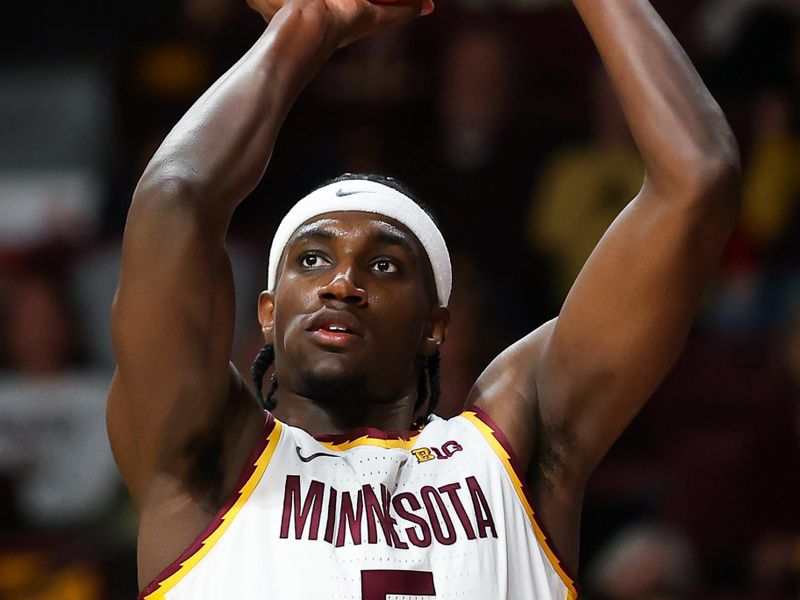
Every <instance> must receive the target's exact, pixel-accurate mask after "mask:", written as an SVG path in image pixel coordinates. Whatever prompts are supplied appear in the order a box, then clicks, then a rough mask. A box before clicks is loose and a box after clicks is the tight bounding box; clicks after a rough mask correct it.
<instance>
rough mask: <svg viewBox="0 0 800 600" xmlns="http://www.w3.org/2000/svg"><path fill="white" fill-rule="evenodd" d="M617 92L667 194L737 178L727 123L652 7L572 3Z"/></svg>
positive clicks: (596, 0) (651, 177)
mask: <svg viewBox="0 0 800 600" xmlns="http://www.w3.org/2000/svg"><path fill="white" fill-rule="evenodd" d="M573 2H574V4H575V7H576V8H577V9H578V12H579V13H580V15H581V18H582V19H583V21H584V23H585V24H586V27H587V28H588V30H589V33H590V34H591V36H592V38H593V39H594V42H595V44H596V46H597V48H598V51H599V53H600V56H601V58H602V59H603V62H604V64H605V66H606V69H607V71H608V73H609V76H610V78H611V80H612V83H613V85H614V87H615V89H616V92H617V96H618V97H619V100H620V103H621V105H622V108H623V111H624V112H625V116H626V118H627V121H628V124H629V126H630V129H631V132H632V134H633V137H634V139H635V141H636V144H637V146H638V147H639V150H640V152H641V153H642V157H643V159H644V162H645V164H646V167H647V176H648V184H650V185H653V186H655V187H656V188H658V189H660V190H661V191H663V192H665V193H666V194H674V193H675V192H676V191H678V192H682V191H683V190H687V189H695V188H697V187H698V186H699V185H701V184H704V183H706V182H709V183H713V180H714V179H715V178H719V177H725V176H728V175H731V174H734V175H735V172H736V170H737V169H738V160H739V159H738V150H737V146H736V142H735V140H734V138H733V134H732V132H731V130H730V127H729V126H728V123H727V121H726V120H725V117H724V115H723V114H722V111H721V109H720V107H719V105H718V104H717V103H716V101H715V100H714V98H713V97H712V96H711V94H710V93H709V91H708V89H707V88H706V86H705V85H704V84H703V82H702V80H701V79H700V77H699V75H698V74H697V71H696V70H695V69H694V67H693V66H692V64H691V62H690V61H689V58H688V57H687V56H686V54H685V52H684V51H683V49H682V48H681V46H680V44H679V43H678V41H677V40H676V39H675V37H674V36H673V35H672V33H671V32H670V31H669V29H668V28H667V26H666V25H665V24H664V22H663V21H662V20H661V18H660V17H659V16H658V14H657V13H656V11H655V9H653V7H652V6H651V4H650V2H648V1H647V0H573Z"/></svg>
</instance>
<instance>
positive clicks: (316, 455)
mask: <svg viewBox="0 0 800 600" xmlns="http://www.w3.org/2000/svg"><path fill="white" fill-rule="evenodd" d="M295 450H296V451H297V458H299V459H300V460H302V461H303V462H304V463H307V462H311V461H312V460H314V459H315V458H319V457H320V456H329V457H331V458H339V457H338V456H337V455H335V454H327V453H326V452H316V453H314V454H310V455H308V456H303V455H302V454H300V447H299V446H295Z"/></svg>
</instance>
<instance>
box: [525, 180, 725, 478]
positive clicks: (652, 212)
mask: <svg viewBox="0 0 800 600" xmlns="http://www.w3.org/2000/svg"><path fill="white" fill-rule="evenodd" d="M732 204H733V202H732ZM731 228H732V219H730V218H729V212H725V211H716V210H714V206H713V205H712V204H711V203H703V202H696V203H692V202H682V201H676V200H675V199H664V198H658V197H656V196H654V195H653V194H648V193H647V192H646V191H645V192H643V193H642V194H640V196H639V197H638V198H636V199H635V200H634V201H633V202H631V203H630V204H629V205H628V206H627V207H626V209H625V210H624V211H623V212H622V213H621V214H620V215H619V216H618V217H617V219H616V220H615V221H614V223H613V224H612V225H611V227H610V228H609V230H608V231H607V232H606V234H605V235H604V237H603V238H602V240H601V241H600V243H599V244H598V246H597V247H596V248H595V250H594V252H593V253H592V255H591V256H590V258H589V260H588V261H587V263H586V265H585V266H584V267H583V269H582V271H581V273H580V275H579V276H578V279H577V280H576V282H575V284H574V285H573V287H572V289H571V290H570V293H569V295H568V297H567V299H566V301H565V303H564V306H563V307H562V310H561V313H560V315H559V318H558V320H557V321H556V323H555V325H554V327H553V329H552V332H551V334H550V335H549V337H548V339H547V340H546V342H545V345H544V347H543V350H542V354H541V358H540V360H539V361H538V362H537V364H536V368H535V379H536V382H537V389H538V391H539V399H538V403H539V409H538V410H539V414H540V418H541V420H542V422H543V423H545V424H550V425H553V426H554V427H561V428H563V429H567V430H569V431H570V432H571V435H572V437H573V438H574V439H575V440H577V445H576V449H575V455H574V456H572V457H571V460H572V461H573V462H575V463H577V464H579V465H580V470H581V472H583V473H584V475H587V476H588V473H589V472H590V471H591V469H592V468H593V467H594V466H595V464H596V463H597V461H599V460H600V458H601V457H602V456H603V454H605V452H606V451H607V450H608V448H609V447H610V446H611V444H612V443H613V442H614V441H615V440H616V438H617V437H618V436H619V435H620V434H621V432H622V430H623V429H624V428H625V427H626V426H627V425H628V423H629V422H630V421H631V419H632V418H633V417H634V416H635V414H636V413H637V412H638V411H639V410H640V409H641V407H642V406H643V405H644V403H645V402H646V400H647V399H648V398H649V396H650V395H651V394H652V393H653V392H654V391H655V389H656V387H657V386H658V385H659V383H660V382H661V380H662V379H663V378H664V377H665V376H666V374H667V373H668V371H669V369H670V368H671V367H672V365H673V363H674V361H675V360H676V359H677V357H678V355H679V354H680V352H681V350H682V348H683V344H684V343H685V339H686V336H687V334H688V332H689V328H690V326H691V322H692V319H693V316H694V314H695V312H696V311H697V309H698V306H699V304H700V300H701V296H702V293H703V290H704V288H705V285H706V283H707V281H708V280H709V278H710V276H711V274H712V272H713V269H714V268H715V266H716V264H717V262H718V260H719V257H720V255H721V253H722V250H723V248H724V246H725V244H726V242H727V239H728V236H729V234H730V230H731Z"/></svg>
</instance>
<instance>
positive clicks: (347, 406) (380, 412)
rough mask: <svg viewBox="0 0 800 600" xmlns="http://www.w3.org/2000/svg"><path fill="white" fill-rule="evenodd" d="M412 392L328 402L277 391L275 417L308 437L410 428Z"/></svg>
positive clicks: (288, 391) (413, 397) (414, 394)
mask: <svg viewBox="0 0 800 600" xmlns="http://www.w3.org/2000/svg"><path fill="white" fill-rule="evenodd" d="M416 399H417V394H416V390H414V391H412V392H409V393H405V394H403V395H401V396H398V397H397V398H395V399H393V400H390V401H386V402H373V403H370V402H365V401H359V400H355V401H354V400H352V399H343V400H342V401H341V402H337V403H335V404H334V403H331V402H327V401H320V400H317V399H314V398H309V397H307V396H303V395H301V394H297V393H294V392H292V391H290V390H281V389H280V388H279V389H278V392H277V400H278V406H277V408H276V410H275V416H276V417H277V418H278V419H280V420H281V421H283V422H285V423H288V424H289V425H293V426H295V427H299V428H301V429H304V430H305V431H307V432H308V433H310V434H311V435H325V434H339V433H346V432H348V431H353V430H355V429H362V428H364V427H372V428H375V429H380V430H383V431H405V430H408V429H411V427H412V421H413V420H414V414H413V413H414V404H415V403H416Z"/></svg>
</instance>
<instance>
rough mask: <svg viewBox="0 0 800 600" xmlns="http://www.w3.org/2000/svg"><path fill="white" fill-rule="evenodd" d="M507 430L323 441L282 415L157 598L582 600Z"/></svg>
mask: <svg viewBox="0 0 800 600" xmlns="http://www.w3.org/2000/svg"><path fill="white" fill-rule="evenodd" d="M520 475H521V474H520V472H519V471H518V470H517V469H516V468H515V463H514V458H513V455H512V453H511V451H510V448H509V447H508V444H507V442H506V440H505V438H504V437H503V435H502V433H501V432H500V431H499V430H498V429H497V427H496V426H495V425H494V424H493V423H492V421H491V420H490V419H489V417H488V416H487V415H486V414H485V413H483V412H481V411H480V410H477V409H471V410H469V411H466V412H463V413H462V414H461V415H459V416H457V417H454V418H452V419H449V420H444V419H440V418H438V417H431V419H430V420H429V422H428V424H427V425H426V426H425V427H424V428H423V429H422V430H421V431H413V432H384V431H378V430H375V429H363V430H359V431H356V432H352V433H350V434H345V435H337V436H318V437H316V438H315V437H313V436H311V435H309V434H308V433H306V432H305V431H303V430H302V429H298V428H296V427H291V426H289V425H286V424H284V423H281V422H279V421H277V420H276V419H274V418H273V417H271V416H269V417H268V418H267V423H266V427H265V430H264V435H263V439H262V440H261V442H260V444H259V447H258V448H257V449H256V452H255V453H254V455H253V460H252V461H251V462H249V463H248V466H247V468H246V469H245V472H244V473H243V475H242V479H241V481H240V484H239V486H238V487H237V490H238V491H237V493H235V494H234V497H233V498H231V499H230V500H229V502H228V503H227V504H226V505H225V506H224V507H223V508H222V509H221V510H220V512H219V513H218V514H217V515H216V517H215V518H214V520H213V522H212V523H211V525H210V526H209V527H208V528H207V529H206V530H205V531H204V532H203V533H202V534H201V535H200V536H199V537H198V539H197V540H196V542H195V543H194V544H193V545H192V547H191V548H189V550H187V552H186V553H185V554H184V555H183V556H181V557H180V558H179V559H178V560H177V561H176V562H175V563H174V564H173V565H172V566H170V567H168V568H167V569H166V570H165V571H164V572H163V573H162V574H161V575H160V576H159V577H158V578H157V579H156V580H155V581H154V582H153V583H151V584H150V585H149V586H147V588H146V589H145V590H144V591H143V592H142V593H141V594H140V596H139V598H140V599H143V600H155V599H166V600H206V599H208V600H211V599H213V600H220V599H237V600H318V599H326V600H328V599H330V600H400V599H403V600H405V599H411V598H426V597H428V598H432V599H436V600H468V599H472V600H490V599H491V600H494V599H507V600H574V599H575V598H577V591H576V589H575V586H574V585H573V582H572V580H571V579H570V578H569V577H568V576H567V575H566V574H565V573H564V571H563V569H562V568H561V566H560V565H559V561H558V560H557V559H556V557H555V555H554V553H553V552H552V550H551V549H550V548H549V547H548V545H547V543H546V540H545V536H544V534H543V533H542V530H541V528H540V527H539V525H538V524H537V522H536V519H535V517H534V513H533V509H532V507H531V504H530V502H529V500H528V498H527V495H526V491H527V490H526V487H525V485H524V483H523V481H522V480H521V478H520Z"/></svg>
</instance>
